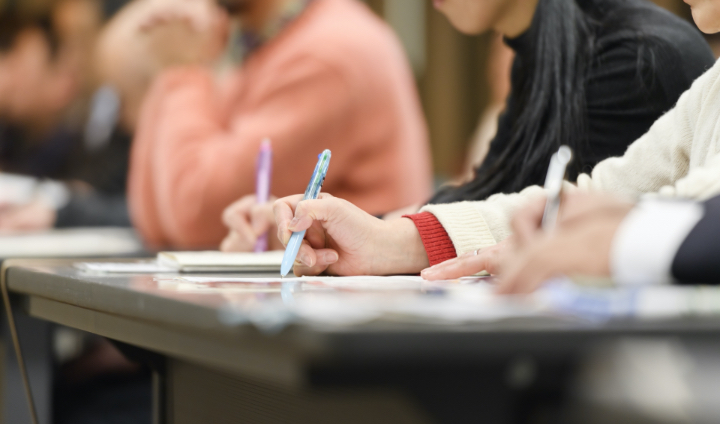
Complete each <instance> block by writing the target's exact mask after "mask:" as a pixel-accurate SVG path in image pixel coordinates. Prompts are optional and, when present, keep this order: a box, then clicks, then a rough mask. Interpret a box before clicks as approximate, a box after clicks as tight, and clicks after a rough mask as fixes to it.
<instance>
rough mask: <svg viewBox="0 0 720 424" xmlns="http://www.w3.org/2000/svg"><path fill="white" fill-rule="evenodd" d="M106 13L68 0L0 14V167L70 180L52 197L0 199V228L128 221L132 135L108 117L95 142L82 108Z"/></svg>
mask: <svg viewBox="0 0 720 424" xmlns="http://www.w3.org/2000/svg"><path fill="white" fill-rule="evenodd" d="M102 19H103V17H102V15H101V13H100V9H99V5H98V4H97V3H96V2H95V1H93V0H64V1H62V2H59V3H56V4H55V5H54V7H53V9H52V10H51V11H49V12H48V13H46V14H45V15H43V16H39V17H33V16H30V17H27V16H25V15H24V14H23V13H22V12H21V11H19V10H17V9H13V8H10V9H8V10H5V11H4V12H3V13H2V14H0V20H1V21H2V23H0V28H1V29H0V50H2V51H3V53H2V54H0V120H2V122H3V123H2V124H0V170H2V171H3V172H7V173H15V174H22V175H27V176H31V177H37V178H39V179H48V178H49V179H55V180H62V181H65V182H66V184H64V185H63V184H59V183H56V184H51V185H50V186H52V187H53V190H51V191H52V192H53V193H54V194H53V195H52V196H47V195H40V196H38V197H37V198H35V199H33V200H32V201H31V202H30V203H26V204H4V205H1V206H2V207H1V208H0V230H2V231H20V230H40V229H46V228H50V227H53V226H56V227H66V226H93V225H115V226H128V225H130V223H129V215H128V212H127V206H126V203H125V196H124V192H125V186H126V179H127V167H128V157H129V148H130V143H129V141H130V139H129V136H128V135H127V134H126V133H125V132H124V131H122V130H120V129H113V127H114V123H110V128H109V131H107V134H105V135H104V137H103V138H102V139H101V140H99V143H95V144H94V145H92V146H90V145H89V144H88V143H87V141H88V140H87V138H86V137H85V136H84V132H85V131H84V127H83V124H84V117H83V115H84V114H83V113H79V112H78V111H82V109H84V108H85V107H86V106H85V104H86V103H87V100H88V99H87V95H86V93H90V92H92V90H93V87H92V86H90V84H89V83H88V81H90V80H92V78H89V77H88V76H89V75H90V70H89V69H87V68H88V67H89V64H90V62H91V60H92V50H93V40H94V36H95V35H96V34H97V32H98V31H99V28H100V26H101V25H102ZM39 187H41V188H45V187H48V185H46V184H40V185H39ZM39 192H40V193H41V194H42V193H48V191H47V190H42V189H41V190H40V191H39Z"/></svg>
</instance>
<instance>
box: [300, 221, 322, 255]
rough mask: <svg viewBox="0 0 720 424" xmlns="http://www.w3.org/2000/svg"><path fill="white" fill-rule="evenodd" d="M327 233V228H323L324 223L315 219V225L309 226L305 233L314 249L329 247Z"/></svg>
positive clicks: (306, 238)
mask: <svg viewBox="0 0 720 424" xmlns="http://www.w3.org/2000/svg"><path fill="white" fill-rule="evenodd" d="M325 234H326V233H325V229H324V228H323V226H322V223H321V222H318V221H315V222H313V225H312V226H311V227H310V228H308V230H307V233H305V240H306V241H307V242H308V244H310V246H312V247H313V248H314V249H322V248H324V247H327V244H326V240H327V239H326V236H325Z"/></svg>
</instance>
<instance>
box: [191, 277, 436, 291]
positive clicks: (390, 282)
mask: <svg viewBox="0 0 720 424" xmlns="http://www.w3.org/2000/svg"><path fill="white" fill-rule="evenodd" d="M179 279H180V280H183V281H186V282H189V283H194V284H211V283H226V284H232V283H237V284H273V283H292V282H297V283H306V284H313V283H316V284H322V285H325V286H327V287H332V288H335V289H348V290H417V289H420V288H422V287H423V285H427V284H430V282H429V281H426V280H424V279H423V278H422V277H416V276H410V275H399V276H389V277H378V276H355V277H290V278H288V277H285V278H281V277H280V275H278V276H277V277H271V278H242V277H180V278H179Z"/></svg>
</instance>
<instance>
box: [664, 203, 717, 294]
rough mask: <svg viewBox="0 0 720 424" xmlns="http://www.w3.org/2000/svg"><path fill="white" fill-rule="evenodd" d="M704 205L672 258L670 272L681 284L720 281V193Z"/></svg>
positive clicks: (714, 282) (715, 282)
mask: <svg viewBox="0 0 720 424" xmlns="http://www.w3.org/2000/svg"><path fill="white" fill-rule="evenodd" d="M704 208H705V214H704V215H703V217H702V218H701V219H700V221H699V222H698V223H697V224H696V225H695V227H694V228H693V229H692V230H691V231H690V234H688V236H687V238H686V239H685V241H683V243H682V244H681V245H680V249H679V250H678V252H677V253H676V254H675V259H673V263H672V268H671V270H672V276H673V277H674V278H675V279H676V280H677V281H678V282H679V283H680V284H720V196H718V197H715V198H712V199H710V200H708V201H707V202H705V203H704Z"/></svg>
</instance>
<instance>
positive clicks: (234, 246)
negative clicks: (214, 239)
mask: <svg viewBox="0 0 720 424" xmlns="http://www.w3.org/2000/svg"><path fill="white" fill-rule="evenodd" d="M275 200H277V198H276V197H272V198H271V199H270V201H269V202H267V203H263V204H258V203H257V198H256V197H255V196H254V195H251V196H245V197H243V198H242V199H240V200H238V201H237V202H235V203H233V204H232V205H230V206H228V208H227V209H225V212H224V213H223V222H224V223H225V225H227V226H228V228H230V233H229V234H228V235H227V237H225V240H223V242H222V244H221V245H220V250H222V251H223V252H252V251H253V250H254V249H255V243H257V240H258V238H259V237H260V236H261V235H263V234H268V248H269V249H270V250H281V249H282V248H283V245H282V243H280V240H278V238H277V237H275V235H276V234H277V226H276V225H275V214H274V213H273V203H274V202H275Z"/></svg>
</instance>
